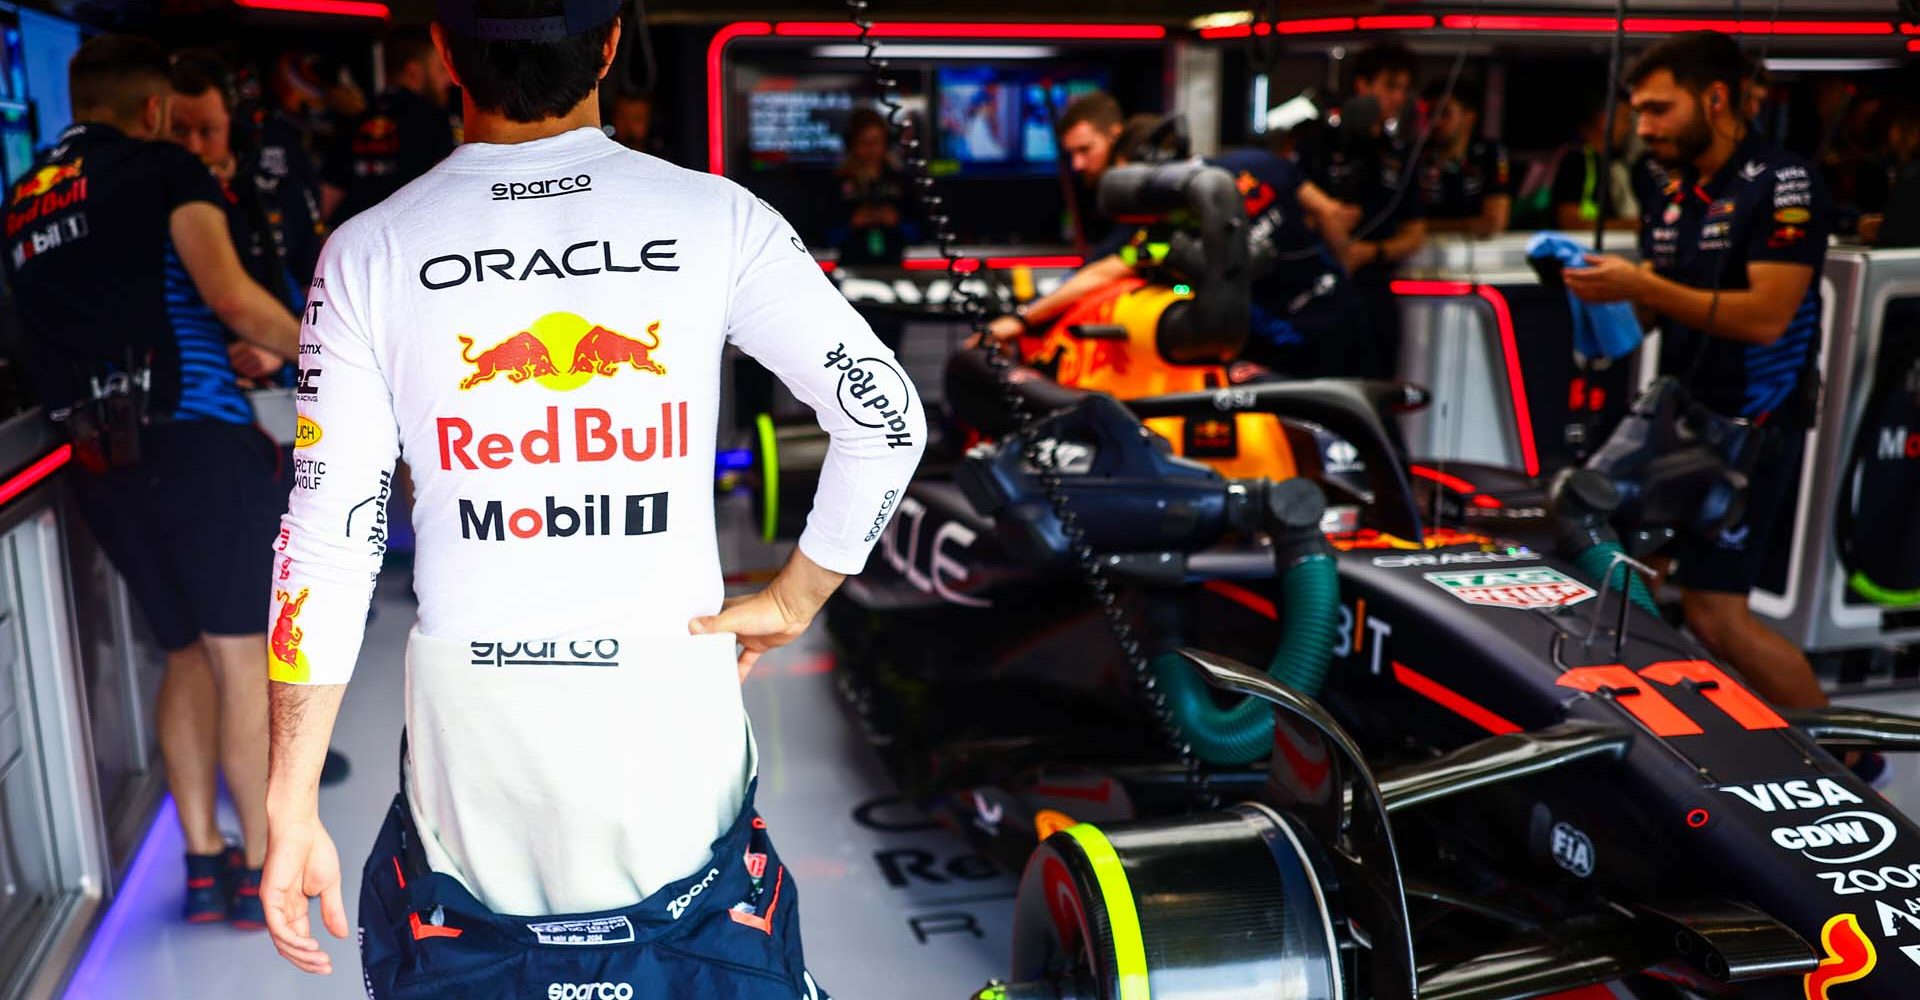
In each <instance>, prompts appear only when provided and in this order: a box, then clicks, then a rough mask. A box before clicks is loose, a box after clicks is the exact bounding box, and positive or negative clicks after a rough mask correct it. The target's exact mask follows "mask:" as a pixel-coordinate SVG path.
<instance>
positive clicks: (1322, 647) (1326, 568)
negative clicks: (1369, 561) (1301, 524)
mask: <svg viewBox="0 0 1920 1000" xmlns="http://www.w3.org/2000/svg"><path fill="white" fill-rule="evenodd" d="M1280 590H1281V596H1282V599H1283V601H1284V604H1283V605H1282V611H1281V618H1280V635H1281V639H1280V648H1279V649H1277V650H1275V651H1274V654H1273V661H1272V662H1271V663H1269V664H1268V665H1267V672H1268V674H1269V675H1271V676H1272V677H1273V679H1274V680H1276V681H1278V682H1280V683H1281V684H1284V685H1286V686H1287V687H1289V688H1291V689H1293V690H1294V691H1297V692H1299V693H1300V694H1303V695H1306V696H1307V697H1309V698H1313V697H1317V696H1318V695H1319V694H1320V685H1321V684H1322V682H1324V681H1325V680H1326V679H1327V664H1328V663H1329V662H1330V661H1331V660H1332V659H1333V638H1334V632H1335V631H1336V629H1337V624H1336V623H1337V621H1338V619H1339V611H1340V578H1339V574H1338V573H1337V572H1336V571H1335V568H1334V563H1333V559H1332V558H1331V557H1330V556H1328V555H1326V554H1324V553H1316V554H1314V555H1311V556H1308V557H1307V558H1305V559H1302V560H1300V561H1299V562H1296V563H1294V564H1293V566H1292V567H1291V568H1289V569H1288V570H1287V572H1286V575H1285V576H1283V577H1281V580H1280ZM1153 674H1154V677H1155V678H1156V679H1157V680H1158V683H1159V685H1160V690H1161V691H1162V692H1163V693H1164V694H1165V695H1166V698H1167V707H1168V709H1169V710H1170V711H1172V713H1173V718H1174V721H1175V722H1177V723H1179V726H1180V732H1181V733H1183V734H1184V735H1185V736H1186V738H1187V742H1189V743H1191V744H1192V745H1193V752H1194V755H1195V756H1197V757H1199V758H1200V759H1201V760H1203V761H1205V762H1206V763H1208V764H1211V765H1213V766H1216V767H1239V766H1243V765H1246V764H1251V763H1253V762H1255V761H1257V760H1260V759H1261V758H1263V757H1265V756H1266V755H1267V754H1268V753H1269V752H1271V751H1272V749H1273V706H1271V705H1269V704H1267V703H1266V702H1264V701H1261V700H1260V699H1258V698H1242V699H1240V700H1239V702H1238V703H1236V704H1235V705H1233V707H1231V708H1221V707H1220V706H1219V704H1218V703H1216V702H1215V701H1214V698H1213V695H1212V693H1211V690H1210V689H1209V688H1208V686H1207V682H1206V681H1204V680H1202V679H1201V677H1200V672H1199V671H1197V670H1195V669H1193V667H1192V665H1191V664H1189V663H1187V662H1186V659H1185V658H1184V657H1182V656H1180V655H1179V654H1178V653H1162V654H1160V655H1159V656H1157V657H1155V658H1154V660H1153Z"/></svg>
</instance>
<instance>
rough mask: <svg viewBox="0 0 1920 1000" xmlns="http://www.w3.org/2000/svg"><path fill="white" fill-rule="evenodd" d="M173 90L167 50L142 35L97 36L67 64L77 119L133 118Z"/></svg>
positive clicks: (81, 47)
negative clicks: (97, 115) (86, 114)
mask: <svg viewBox="0 0 1920 1000" xmlns="http://www.w3.org/2000/svg"><path fill="white" fill-rule="evenodd" d="M170 87H172V83H171V82H170V81H169V79H168V74H167V52H166V50H165V49H163V48H161V47H160V46H159V45H158V44H156V43H154V42H153V41H150V40H148V39H145V38H141V37H139V36H138V35H96V36H94V37H93V38H90V39H88V40H87V42H86V44H85V45H82V46H80V48H79V50H78V51H76V52H75V53H74V54H73V59H72V60H70V61H69V62H68V63H67V93H68V94H69V95H70V96H71V98H72V101H73V111H74V113H75V117H78V116H79V113H80V112H82V111H101V112H105V113H106V114H107V115H109V116H110V117H112V118H113V119H115V120H116V121H117V120H124V119H128V118H132V117H133V116H134V115H137V114H139V113H140V109H141V108H143V107H145V106H146V103H147V99H148V98H150V97H154V96H165V95H166V93H167V91H168V89H169V88H170Z"/></svg>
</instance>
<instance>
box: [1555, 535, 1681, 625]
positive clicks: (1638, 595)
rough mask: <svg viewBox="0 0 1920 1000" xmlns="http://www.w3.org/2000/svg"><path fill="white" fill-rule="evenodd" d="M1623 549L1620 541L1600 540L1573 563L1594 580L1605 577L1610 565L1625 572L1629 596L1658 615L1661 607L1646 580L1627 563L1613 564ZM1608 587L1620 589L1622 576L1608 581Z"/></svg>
mask: <svg viewBox="0 0 1920 1000" xmlns="http://www.w3.org/2000/svg"><path fill="white" fill-rule="evenodd" d="M1623 551H1625V550H1624V549H1622V548H1621V547H1620V543H1619V542H1599V543H1596V544H1594V545H1589V546H1587V548H1585V549H1583V550H1582V551H1581V552H1580V554H1579V555H1577V556H1574V557H1573V563H1574V565H1576V566H1578V567H1580V571H1581V572H1582V573H1585V574H1586V575H1587V576H1588V578H1590V579H1593V580H1602V579H1605V578H1606V575H1607V570H1608V567H1612V568H1613V572H1614V573H1615V574H1622V573H1624V574H1625V575H1626V578H1627V596H1628V597H1630V598H1632V599H1633V603H1635V604H1638V605H1640V609H1641V610H1642V611H1645V612H1646V613H1647V614H1650V615H1654V616H1656V617H1658V616H1659V614H1660V609H1659V608H1656V607H1654V606H1653V595H1652V594H1650V593H1648V592H1647V584H1646V581H1644V580H1642V579H1640V574H1638V573H1635V572H1634V571H1633V570H1632V569H1631V568H1630V567H1628V566H1626V565H1625V564H1622V565H1619V566H1614V565H1613V557H1614V556H1615V555H1617V554H1619V553H1621V552H1623ZM1608 588H1609V589H1612V590H1618V589H1620V577H1619V576H1618V575H1616V576H1614V578H1613V579H1612V580H1610V581H1608Z"/></svg>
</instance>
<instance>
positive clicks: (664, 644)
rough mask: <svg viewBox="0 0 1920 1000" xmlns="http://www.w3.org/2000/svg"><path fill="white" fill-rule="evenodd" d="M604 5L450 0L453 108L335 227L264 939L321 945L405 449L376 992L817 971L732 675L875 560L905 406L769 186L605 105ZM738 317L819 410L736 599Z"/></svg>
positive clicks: (563, 0) (696, 992)
mask: <svg viewBox="0 0 1920 1000" xmlns="http://www.w3.org/2000/svg"><path fill="white" fill-rule="evenodd" d="M620 6H621V0H441V2H440V4H439V11H438V19H437V22H436V23H435V24H434V26H433V40H434V45H435V47H436V48H437V49H438V55H437V58H439V59H441V60H443V61H444V63H445V65H446V66H447V67H448V69H449V71H450V73H451V75H452V76H453V78H454V79H456V80H457V81H458V83H459V84H460V86H461V88H462V93H463V95H464V99H465V105H466V106H465V126H466V127H465V136H466V139H467V140H468V141H467V142H466V144H465V145H462V146H460V147H458V148H457V149H455V150H454V151H453V153H452V154H451V155H450V156H448V157H447V159H445V160H444V161H442V162H441V163H440V164H438V165H437V166H435V167H434V168H432V169H431V170H429V171H428V172H427V173H425V174H424V175H422V176H421V177H420V178H419V179H418V180H416V181H414V182H413V183H411V184H409V185H407V186H406V187H405V188H403V189H401V190H400V191H398V192H397V193H395V194H394V195H393V196H391V197H390V198H388V199H387V200H386V201H384V202H382V203H380V204H378V205H375V206H372V207H370V208H368V209H367V210H366V211H364V212H362V213H360V214H358V215H356V216H354V217H353V219H351V220H350V221H348V222H347V223H346V224H345V225H343V226H341V227H340V228H339V229H338V230H337V231H336V232H335V233H334V234H333V236H332V237H331V238H330V239H329V240H328V242H327V245H326V247H325V249H324V250H323V251H322V253H321V259H320V268H319V274H318V276H317V277H316V278H315V279H314V287H313V304H314V307H313V308H309V310H308V312H307V315H306V322H305V324H304V326H303V327H302V330H301V338H300V345H299V348H300V357H301V359H302V362H303V364H310V365H312V366H314V367H317V368H320V369H322V370H324V371H325V373H326V381H325V382H324V383H322V384H321V386H320V391H319V392H318V393H316V394H313V395H312V396H311V397H310V398H303V399H301V400H300V404H299V410H300V416H301V422H302V424H303V426H305V427H306V428H307V430H308V434H307V438H306V440H307V444H306V445H305V446H304V447H303V449H302V450H303V452H304V453H305V454H307V455H308V456H310V457H311V458H312V459H313V460H314V461H315V462H318V463H324V465H325V470H326V471H325V475H324V478H323V479H320V480H319V481H317V482H315V483H313V484H311V487H310V488H308V489H304V490H295V491H294V493H293V497H292V500H291V503H290V506H289V509H288V513H287V516H286V519H285V520H284V522H283V524H282V529H281V535H280V540H279V542H278V548H279V550H280V552H281V553H282V555H281V557H280V558H277V559H276V561H275V565H274V572H273V584H272V591H273V593H272V605H271V607H272V611H271V614H272V619H271V620H272V622H273V628H272V632H271V635H270V638H269V647H270V649H271V656H270V661H271V662H270V669H271V676H272V680H273V683H272V685H271V687H270V696H271V720H272V751H273V754H272V766H271V772H270V777H269V785H268V791H267V804H268V824H269V825H268V845H267V855H268V857H267V863H266V874H265V879H264V883H263V886H262V890H261V898H262V901H263V902H264V903H265V906H266V912H267V922H268V927H269V929H270V930H271V932H272V934H273V939H274V944H275V946H276V947H277V948H278V949H279V951H280V953H281V954H282V955H283V956H284V957H286V958H287V959H288V960H289V961H291V962H292V963H293V964H294V965H295V966H297V967H298V968H301V969H303V970H306V971H309V972H318V973H324V972H329V971H331V960H330V959H329V958H328V956H327V954H326V953H325V952H324V951H322V950H321V949H320V946H319V942H318V941H317V940H316V939H315V935H314V934H313V933H311V931H310V925H309V916H308V915H309V899H310V897H314V896H318V897H320V904H321V905H320V912H321V916H322V919H323V921H324V923H325V925H326V927H327V929H328V930H329V931H331V932H332V933H333V934H334V935H336V936H339V937H344V936H346V933H347V929H348V928H347V918H346V909H345V906H344V905H343V902H342V900H341V895H340V863H339V856H338V854H337V852H336V851H335V849H334V845H333V841H332V840H331V839H330V838H329V837H328V834H327V831H326V830H325V829H324V828H323V827H322V825H321V822H320V816H319V802H318V796H317V793H316V786H317V782H318V779H319V772H320V766H321V757H322V755H323V754H324V752H325V750H326V744H327V736H328V733H329V732H330V731H331V730H332V728H333V724H334V719H335V717H336V715H337V713H338V711H339V706H340V700H341V696H342V694H343V693H344V691H345V687H346V683H347V681H348V680H349V678H350V677H351V675H352V673H353V669H354V664H355V661H356V660H357V659H358V658H359V653H360V644H361V640H362V637H363V632H364V627H365V623H366V611H367V604H368V601H369V599H370V597H371V596H372V591H373V580H374V576H375V574H376V573H377V571H378V569H379V566H380V557H381V549H382V548H383V547H384V539H385V532H384V522H383V521H382V520H381V515H380V514H379V511H380V509H381V507H380V504H381V503H382V502H383V501H384V500H385V499H386V497H387V494H388V491H389V488H390V481H389V478H388V477H389V470H391V469H392V468H393V463H394V459H395V458H396V457H398V456H399V455H401V454H403V453H404V455H405V457H406V458H407V460H408V464H409V466H410V467H411V468H412V469H413V473H414V477H415V481H416V493H415V497H416V502H415V505H414V513H413V519H414V525H415V529H416V537H417V539H418V543H417V561H416V570H415V578H414V579H415V589H416V591H417V592H418V594H419V599H420V603H419V622H418V624H417V625H416V627H415V629H414V631H413V634H412V635H411V636H410V638H409V641H408V646H407V662H406V670H407V704H406V718H407V733H408V745H407V751H406V753H405V755H404V758H403V766H402V779H401V787H400V793H399V795H398V796H397V797H396V799H395V802H394V805H393V808H392V809H391V810H389V812H388V816H387V820H386V824H385V826H384V827H383V828H382V830H381V831H380V833H379V834H378V836H377V838H376V841H375V844H374V849H373V853H372V856H371V857H370V859H369V861H368V863H367V866H366V868H365V870H364V875H363V878H362V882H361V895H360V928H361V935H362V937H361V957H362V960H363V962H364V965H365V971H366V980H367V986H368V992H369V994H370V996H372V997H373V998H375V1000H382V998H387V997H394V996H402V995H404V996H427V995H433V996H450V997H451V996H489V997H493V996H509V995H511V996H532V995H542V996H585V995H594V996H602V997H606V996H612V997H628V996H634V997H654V996H667V995H670V994H671V995H674V996H713V997H742V998H750V1000H752V998H765V1000H775V998H777V1000H794V998H795V997H805V998H808V1000H815V998H817V997H819V996H821V995H823V994H821V993H820V991H819V990H818V988H817V987H816V986H815V985H814V984H813V982H812V978H811V977H810V976H809V975H808V974H807V972H806V968H805V965H804V960H803V958H802V955H801V949H800V934H799V916H798V899H797V896H796V893H795V888H794V884H793V876H792V875H791V874H789V873H787V871H786V869H785V868H784V867H783V866H782V865H781V864H780V860H779V858H778V856H777V855H775V854H774V853H773V849H772V845H771V843H770V842H769V841H768V838H767V833H766V829H765V824H764V823H762V822H761V821H760V820H759V818H758V817H757V816H756V815H755V814H754V810H753V788H754V778H755V772H756V767H757V760H756V755H755V752H754V749H753V742H752V738H751V734H750V732H749V730H748V727H747V719H746V712H745V708H744V706H743V704H742V701H741V694H740V685H741V682H742V681H744V679H745V677H746V674H747V672H748V670H749V669H751V668H752V666H753V664H754V662H755V660H757V659H758V658H759V656H760V655H761V654H763V653H764V652H766V651H767V650H770V649H773V648H775V647H777V646H780V645H783V644H785V643H787V642H789V641H791V640H793V639H794V638H797V637H798V636H799V635H800V634H801V633H802V632H804V631H805V630H806V628H807V626H808V623H809V622H811V621H812V619H813V617H814V615H815V614H816V613H817V612H818V611H819V610H820V608H821V606H822V604H823V603H824V602H825V601H826V600H827V598H828V596H829V595H831V594H832V593H833V591H834V590H835V588H837V587H838V586H839V584H840V582H841V581H842V580H843V579H845V577H846V575H849V574H853V573H857V572H859V571H860V569H861V567H862V566H863V565H864V564H865V562H866V559H867V555H868V552H869V550H870V549H871V548H872V546H873V543H874V541H875V540H876V539H877V538H878V537H879V535H880V533H881V531H882V529H883V528H884V527H885V525H886V522H887V520H888V518H889V517H890V516H891V515H892V513H893V511H894V509H895V508H896V506H897V505H896V503H895V498H896V497H897V496H899V495H900V494H901V493H902V492H904V491H905V490H906V486H907V480H908V478H909V477H910V476H911V475H912V473H913V469H914V466H915V465H916V464H917V463H918V460H919V456H920V453H921V450H922V449H923V447H924V445H925V440H926V423H925V418H924V416H923V413H922V409H921V404H920V400H919V398H918V396H917V394H916V393H915V391H914V389H913V386H912V384H911V383H910V382H908V381H907V379H906V377H905V376H904V375H903V374H902V373H901V370H900V367H899V364H898V362H897V361H896V360H895V358H894V356H893V353H892V352H891V351H889V350H887V349H886V347H884V346H883V345H882V344H881V343H880V342H879V340H878V339H877V338H876V337H875V336H874V335H873V333H872V331H871V330H870V329H868V327H867V325H866V323H865V322H864V321H862V320H861V319H860V317H859V315H858V314H857V313H855V312H854V310H853V307H852V306H851V305H849V304H848V303H847V300H846V299H845V298H843V297H842V296H841V295H840V294H839V293H838V292H837V291H835V290H834V287H833V285H832V284H831V283H830V282H829V281H828V280H827V279H826V276H825V275H824V274H822V273H821V271H820V268H819V265H818V264H816V263H815V262H814V259H813V257H812V256H811V255H810V254H809V253H808V252H807V249H806V247H805V245H803V244H802V243H801V242H800V239H799V237H798V236H796V235H795V234H794V231H793V228H792V227H791V226H789V225H788V224H787V222H786V220H785V219H783V218H781V217H780V215H779V214H778V213H777V212H775V211H774V210H773V209H772V208H770V207H769V206H768V205H766V204H765V203H764V202H762V201H760V200H759V199H758V198H755V197H754V196H753V195H752V194H750V193H748V192H747V191H746V190H745V189H743V188H741V187H740V186H739V185H737V184H735V183H733V182H732V181H729V180H727V179H725V178H723V177H717V176H714V175H711V174H707V173H701V172H696V171H691V170H685V169H682V168H679V167H676V166H673V165H672V164H669V163H666V162H665V161H662V160H659V159H657V158H654V157H650V156H646V155H643V154H640V153H636V152H634V151H632V150H630V149H627V148H626V147H624V146H622V145H620V144H619V143H617V142H615V141H614V140H613V139H611V138H608V137H607V135H606V134H605V133H604V132H602V131H601V130H600V114H599V107H600V105H599V99H598V95H597V93H596V91H597V89H598V86H599V81H600V80H601V79H602V78H603V77H604V76H605V74H606V72H607V70H608V68H609V66H610V65H611V64H612V60H613V57H614V54H615V52H616V51H617V49H618V45H619V41H620V34H621V32H620V27H621V24H620V21H619V19H618V16H617V15H618V14H619V12H620ZM729 342H731V343H733V344H734V345H736V346H738V347H740V348H741V349H742V350H743V351H745V352H746V353H747V354H749V355H751V356H753V357H754V358H755V359H757V360H758V361H760V362H761V363H762V364H764V365H766V366H767V368H768V369H770V370H771V371H773V372H774V373H775V374H776V375H778V376H779V377H780V378H781V379H782V380H783V381H784V382H785V383H786V384H787V385H788V386H789V387H790V388H791V389H792V390H793V392H794V395H795V396H797V397H798V398H800V399H802V400H805V401H806V402H808V403H809V404H810V405H811V406H812V407H813V408H814V412H815V416H816V418H817V419H818V420H819V422H820V425H821V426H822V427H824V428H825V429H826V430H827V431H828V433H829V434H830V435H831V438H832V441H831V444H830V446H829V449H828V454H827V458H826V465H825V467H824V469H823V470H822V473H821V477H820V491H819V493H818V495H817V497H816V500H815V503H814V506H813V509H812V512H811V514H810V515H809V517H808V521H807V527H806V530H805V531H803V532H802V533H801V535H800V539H799V543H798V547H797V548H796V549H795V551H794V553H793V555H792V556H791V557H790V558H789V560H788V561H787V564H786V565H785V566H784V567H783V568H782V569H781V570H780V571H779V573H778V574H777V575H776V576H775V577H774V578H773V580H772V581H771V582H770V583H769V584H768V585H767V588H766V589H765V590H762V591H760V592H758V593H754V594H751V595H743V596H739V597H735V598H732V599H730V600H727V601H725V602H724V604H723V602H722V599H721V598H722V593H723V587H722V582H721V576H720V562H719V558H718V553H717V551H716V546H715V542H716V527H715V524H714V511H713V504H714V500H713V483H712V480H713V462H714V449H715V440H714V434H715V420H716V417H717V414H718V411H719V406H720V363H721V356H722V352H723V350H724V348H725V346H726V345H727V344H728V343H729ZM476 350H477V351H478V353H477V354H476V353H475V351H476ZM343 527H344V530H343ZM535 581H537V582H538V584H537V585H535V586H529V584H530V583H533V582H535ZM736 642H737V643H739V644H742V645H744V647H745V651H744V652H737V651H736ZM380 666H381V667H385V668H390V666H391V665H388V664H380ZM504 914H518V915H519V916H514V917H508V916H504Z"/></svg>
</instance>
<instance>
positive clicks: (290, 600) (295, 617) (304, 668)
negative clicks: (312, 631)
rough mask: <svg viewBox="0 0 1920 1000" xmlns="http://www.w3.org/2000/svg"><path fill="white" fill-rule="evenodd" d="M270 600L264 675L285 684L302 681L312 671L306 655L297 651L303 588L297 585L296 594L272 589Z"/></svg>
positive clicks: (300, 636)
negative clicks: (272, 612)
mask: <svg viewBox="0 0 1920 1000" xmlns="http://www.w3.org/2000/svg"><path fill="white" fill-rule="evenodd" d="M273 602H274V605H275V610H274V614H273V632H272V633H271V634H269V635H268V636H267V660H268V661H269V662H268V664H267V676H268V677H270V678H272V679H273V680H276V681H282V682H285V683H288V684H304V683H306V681H307V680H308V678H310V677H311V676H312V675H313V671H312V669H311V668H310V667H309V666H308V665H307V657H306V655H305V654H303V653H301V652H300V640H301V638H302V637H304V636H305V635H306V631H305V630H304V629H302V628H301V627H300V624H299V622H300V609H301V607H302V606H304V605H305V604H306V603H307V588H306V587H301V588H300V593H299V595H298V596H295V595H293V594H290V593H288V592H287V591H284V590H276V591H274V592H273Z"/></svg>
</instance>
